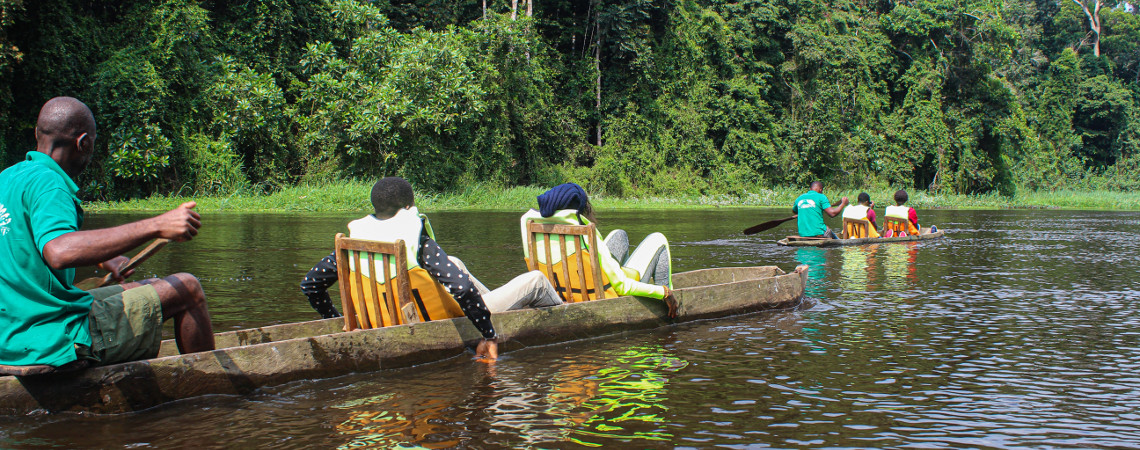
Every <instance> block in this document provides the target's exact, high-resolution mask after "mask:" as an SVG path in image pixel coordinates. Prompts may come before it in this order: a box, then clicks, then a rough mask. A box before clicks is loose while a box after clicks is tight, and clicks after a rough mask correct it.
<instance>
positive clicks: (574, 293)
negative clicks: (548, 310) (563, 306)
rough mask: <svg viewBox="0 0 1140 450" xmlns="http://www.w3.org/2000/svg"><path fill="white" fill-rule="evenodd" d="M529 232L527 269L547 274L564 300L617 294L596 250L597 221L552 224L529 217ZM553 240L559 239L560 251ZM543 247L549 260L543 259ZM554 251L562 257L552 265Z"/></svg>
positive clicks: (568, 301) (590, 298)
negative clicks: (554, 245)
mask: <svg viewBox="0 0 1140 450" xmlns="http://www.w3.org/2000/svg"><path fill="white" fill-rule="evenodd" d="M526 232H527V233H526V242H527V251H528V252H529V255H530V257H529V258H526V267H527V270H538V271H540V272H542V273H543V275H546V278H547V279H548V280H550V284H552V285H554V289H555V290H556V291H558V295H559V296H561V297H562V301H564V302H566V303H575V302H585V301H590V300H602V299H605V298H607V297H617V294H616V293H614V291H613V289H612V288H611V287H610V281H609V279H608V278H606V276H605V274H603V273H602V270H601V267H600V265H599V264H598V258H597V256H595V253H594V252H595V251H597V249H598V248H599V247H598V233H597V231H596V229H595V228H594V224H592V223H591V224H588V225H567V224H548V223H536V222H535V221H534V220H528V221H527V223H526ZM540 237H541V240H542V241H543V246H542V247H541V248H540V247H539V246H538V241H539V240H540V239H539V238H540ZM552 240H553V241H555V242H556V248H557V249H558V253H552V251H553V248H552V247H551V244H550V242H551V241H552ZM540 249H541V250H542V251H543V252H542V253H541V256H544V257H545V261H540V259H539V255H540V253H539V252H538V251H539V250H540ZM569 249H574V250H569ZM550 255H557V256H559V257H561V258H560V259H559V260H558V262H557V263H555V264H553V265H552V264H549V261H550V260H551V257H550ZM570 266H573V267H570Z"/></svg>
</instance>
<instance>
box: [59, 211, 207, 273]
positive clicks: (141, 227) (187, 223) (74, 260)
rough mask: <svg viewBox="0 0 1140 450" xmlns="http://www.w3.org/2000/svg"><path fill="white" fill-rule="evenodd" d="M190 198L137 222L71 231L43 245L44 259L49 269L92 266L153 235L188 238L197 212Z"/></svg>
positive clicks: (198, 224)
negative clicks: (168, 209)
mask: <svg viewBox="0 0 1140 450" xmlns="http://www.w3.org/2000/svg"><path fill="white" fill-rule="evenodd" d="M195 206H197V204H196V203H194V202H187V203H183V204H182V206H179V207H178V208H175V209H172V210H170V211H167V212H165V213H163V214H162V215H159V216H155V217H151V218H149V219H143V220H140V221H138V222H131V223H128V224H123V225H119V226H117V227H112V228H102V229H98V230H85V231H74V232H71V233H67V234H64V235H62V236H59V237H57V238H55V239H52V240H51V241H50V242H48V243H47V244H45V245H44V254H43V257H44V261H46V262H47V263H48V265H49V266H51V267H52V268H53V269H57V270H58V269H69V268H72V267H82V266H93V265H96V264H100V263H103V262H106V261H108V260H110V259H112V258H115V257H117V256H119V255H122V254H123V253H124V252H126V251H127V250H130V249H132V248H135V247H138V246H140V245H142V244H143V243H145V242H146V241H149V240H151V239H155V238H166V239H170V240H172V241H178V242H182V241H188V240H190V239H192V238H193V237H194V236H195V235H197V234H198V228H199V227H201V226H202V222H201V216H199V215H198V213H197V212H194V211H193V210H192V209H191V208H194V207H195Z"/></svg>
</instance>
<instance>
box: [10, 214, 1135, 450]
mask: <svg viewBox="0 0 1140 450" xmlns="http://www.w3.org/2000/svg"><path fill="white" fill-rule="evenodd" d="M923 213H924V214H925V215H926V216H924V217H929V219H930V220H931V221H933V222H935V223H938V224H939V226H940V227H942V228H945V229H947V230H948V234H949V237H948V238H946V239H941V240H936V241H924V242H917V243H908V244H898V243H893V244H889V245H887V244H883V245H879V246H877V247H866V248H852V249H818V248H798V249H797V248H787V247H779V246H777V245H775V244H774V240H775V238H777V237H779V236H777V235H775V234H771V235H759V236H752V237H743V236H741V235H740V234H739V233H740V230H742V229H744V228H746V227H748V226H750V225H754V224H755V223H759V222H763V221H765V220H770V219H776V218H779V217H782V216H784V215H785V214H786V211H784V210H782V209H781V210H771V211H767V210H747V211H742V210H728V209H726V210H717V211H675V212H668V213H667V214H668V215H669V217H670V220H669V221H667V222H668V225H667V227H669V230H668V233H667V234H668V235H669V236H670V238H671V240H672V241H673V242H674V243H675V246H674V247H673V249H674V260H675V263H676V267H677V270H679V271H683V270H692V269H697V268H703V267H711V266H730V265H765V264H776V265H779V266H780V267H781V268H783V269H784V270H790V269H791V268H792V267H794V266H795V265H797V264H807V265H809V266H810V267H811V272H810V279H809V285H808V289H809V291H808V292H809V294H808V295H809V296H812V297H815V298H816V299H817V300H816V302H814V304H816V305H817V306H815V307H813V308H811V309H810V310H797V311H778V312H768V313H762V314H753V315H744V316H736V317H731V318H724V319H718V320H712V321H704V322H695V323H687V324H682V325H678V326H673V327H669V328H663V329H659V330H655V331H649V332H632V333H625V334H620V335H615V336H607V337H603V338H599V339H595V340H589V341H581V342H574V343H567V344H560V345H552V346H548V347H537V348H528V349H522V350H518V351H513V352H510V353H508V354H506V355H505V356H504V358H503V359H502V360H501V361H499V362H498V363H497V364H496V365H495V366H494V367H493V368H491V367H487V366H484V365H480V364H475V363H472V362H471V361H470V360H469V359H467V358H457V359H455V360H450V361H444V362H439V363H435V364H428V365H423V366H417V367H412V368H408V369H400V370H385V371H377V372H373V373H362V374H354V375H349V376H346V377H342V378H337V379H331V380H316V381H306V382H298V383H292V384H289V385H286V386H278V387H271V388H265V389H262V390H260V391H258V393H256V394H255V395H251V396H243V397H225V398H218V397H210V398H201V399H194V400H191V401H184V402H178V403H174V404H169V405H165V406H162V407H159V408H155V409H152V410H148V411H145V412H143V413H140V414H133V415H120V416H74V415H71V416H69V415H56V416H34V417H17V418H2V417H0V447H3V448H9V447H20V448H26V447H36V448H38V447H56V448H58V447H65V448H70V447H122V446H129V447H132V448H134V447H190V446H194V447H230V448H254V447H272V446H284V447H294V448H298V447H304V448H327V447H336V446H343V447H344V448H354V447H379V448H391V447H395V446H405V447H414V446H420V447H425V448H434V447H444V446H457V447H461V448H463V447H467V448H520V447H523V448H527V447H529V448H562V447H583V446H595V445H596V446H603V447H605V448H648V447H696V448H710V447H725V448H749V447H776V448H836V447H853V446H854V447H865V448H902V447H923V448H934V447H936V448H962V447H971V448H974V447H988V448H994V447H999V448H1002V447H1033V448H1053V447H1063V448H1073V447H1096V448H1135V447H1136V443H1137V442H1140V414H1137V413H1136V411H1138V410H1140V377H1137V376H1136V371H1137V369H1140V350H1138V349H1140V302H1138V301H1137V299H1140V279H1138V278H1137V277H1136V274H1137V273H1138V272H1140V262H1138V261H1140V231H1138V228H1137V225H1138V224H1140V213H1136V212H1103V211H941V210H938V211H930V212H925V211H924V212H923ZM356 215H357V214H352V215H351V216H356ZM662 215H663V214H662V213H661V212H659V211H637V212H630V213H622V212H612V213H609V214H607V218H606V219H607V221H612V222H614V223H621V224H622V226H623V227H625V228H627V229H629V230H630V232H631V233H635V234H636V233H648V232H649V231H654V230H656V229H657V228H659V227H661V226H662V222H661V217H662ZM350 218H352V217H348V216H346V217H328V218H320V217H317V218H314V217H309V216H300V217H293V216H283V215H277V216H269V217H260V216H255V217H250V216H245V215H243V216H234V217H231V218H226V217H207V223H208V226H209V227H211V228H210V229H211V230H218V229H220V228H225V229H226V231H223V232H217V233H213V234H210V233H206V232H203V234H202V235H200V236H201V237H202V239H201V240H198V239H196V240H195V241H192V242H190V243H180V244H179V245H178V246H172V247H168V249H164V254H159V255H158V256H156V258H160V259H156V260H153V261H155V266H153V270H155V271H156V272H157V271H170V270H166V269H179V270H190V271H192V272H195V273H200V274H201V275H203V277H204V279H205V280H207V282H206V285H207V289H208V294H209V295H212V297H211V302H212V303H211V307H212V308H213V307H214V306H215V305H216V306H217V309H215V310H214V311H215V312H216V316H215V318H216V320H217V321H218V323H221V324H223V326H226V327H229V326H241V325H243V324H251V325H264V324H266V323H273V322H277V321H299V320H306V319H309V318H313V316H314V314H313V312H312V311H311V309H309V307H308V304H307V302H306V301H305V299H304V297H303V296H301V295H300V293H299V291H298V290H297V287H296V283H297V281H298V280H299V279H300V278H299V277H300V276H301V275H303V273H304V271H305V270H307V269H308V268H309V266H310V265H311V263H312V261H314V260H315V259H316V258H320V257H321V256H324V255H326V254H328V248H329V247H330V246H331V240H330V238H331V236H330V234H331V233H333V232H335V231H338V230H339V229H340V228H341V227H343V225H344V223H346V221H347V220H348V219H350ZM517 218H518V215H517V214H515V213H511V212H507V213H477V214H476V213H447V214H442V213H441V214H432V219H433V222H434V223H436V225H437V227H436V228H437V230H436V231H437V237H438V238H440V241H441V242H445V241H446V244H447V245H448V249H449V250H451V249H452V248H453V247H454V248H455V250H454V251H455V252H456V253H457V254H461V255H462V256H463V258H464V259H465V260H467V262H468V264H469V266H472V268H473V269H472V270H476V271H477V273H479V275H480V276H481V277H486V278H487V279H489V280H490V281H489V283H491V284H495V283H501V282H504V281H506V280H508V279H510V277H512V276H514V275H516V274H517V273H518V272H519V271H521V270H522V263H521V261H520V259H519V254H520V253H519V252H520V251H519V249H518V243H517V241H518V236H517V227H518V223H517ZM924 220H925V219H924ZM262 228H265V230H266V231H265V232H260V233H259V232H258V230H260V229H262ZM449 233H450V234H449ZM218 235H225V236H229V237H228V238H222V237H211V236H218ZM182 244H187V245H182ZM168 251H169V253H166V252H168ZM161 258H166V259H161ZM267 264H269V265H270V266H268V267H267V266H266V265H267ZM187 266H189V267H187ZM254 268H257V270H253V269H254ZM484 274H486V275H484ZM496 278H497V279H496ZM171 430H178V432H171Z"/></svg>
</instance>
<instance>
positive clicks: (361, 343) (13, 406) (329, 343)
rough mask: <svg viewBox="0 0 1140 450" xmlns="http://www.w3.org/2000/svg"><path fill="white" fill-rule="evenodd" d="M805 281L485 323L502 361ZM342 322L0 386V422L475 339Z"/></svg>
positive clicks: (783, 301)
mask: <svg viewBox="0 0 1140 450" xmlns="http://www.w3.org/2000/svg"><path fill="white" fill-rule="evenodd" d="M806 282H807V272H806V270H805V271H802V272H798V273H797V272H792V273H785V272H784V271H783V270H781V269H779V268H777V267H774V266H763V267H739V268H718V269H704V270H695V271H691V272H684V273H679V274H675V275H673V285H674V286H675V287H676V290H675V291H674V292H675V293H676V294H675V295H676V297H677V300H678V302H679V303H680V310H679V312H678V317H677V318H676V319H669V318H668V316H667V310H666V308H665V304H664V303H663V302H661V301H660V300H655V299H647V298H640V297H618V298H613V299H606V300H597V301H592V302H585V303H573V304H567V305H562V306H555V307H550V308H541V309H525V310H518V311H509V312H506V313H501V314H494V315H492V321H493V322H494V324H495V329H496V330H497V331H498V333H499V336H500V340H501V343H500V351H501V352H503V353H506V352H510V351H513V350H518V349H520V348H525V347H530V346H536V345H546V344H552V343H559V342H567V341H574V340H579V339H586V338H595V337H599V336H606V335H615V334H621V333H623V332H627V331H633V330H646V329H652V328H657V327H661V326H665V325H670V324H673V323H682V322H689V321H693V320H700V319H709V318H716V317H725V316H729V315H734V314H741V313H747V312H754V311H760V310H764V309H773V308H786V307H792V306H795V305H797V304H798V303H799V302H800V301H801V300H802V299H803V295H804V287H805V283H806ZM343 326H344V321H343V319H326V320H315V321H310V322H301V323H293V324H284V325H274V326H267V327H262V328H253V329H248V330H238V331H231V332H225V333H218V334H217V335H215V339H216V342H217V346H218V350H214V351H210V352H201V353H192V354H188V355H176V354H172V353H175V352H176V351H175V350H174V344H173V342H171V341H163V346H162V350H161V351H160V355H159V357H158V358H155V359H150V360H145V361H134V362H129V363H123V364H116V365H111V366H103V367H95V368H90V369H86V370H83V371H77V372H71V373H59V374H49V375H39V376H28V377H11V376H6V377H0V414H5V415H14V414H27V413H31V412H35V411H48V412H59V411H73V412H92V413H121V412H129V411H138V410H142V409H146V408H150V407H153V406H156V405H160V404H163V403H166V402H170V401H174V400H179V399H185V398H192V397H198V396H203V395H211V394H214V395H217V394H222V395H242V394H246V393H249V392H252V391H254V390H256V389H257V388H259V387H262V386H273V385H279V384H283V383H287V382H290V381H295V380H302V379H319V378H329V377H335V376H340V375H345V374H348V373H353V372H371V371H377V370H382V369H394V368H401V367H408V366H412V365H416V364H423V363H427V362H432V361H439V360H443V359H447V358H453V357H456V356H460V355H464V354H466V353H467V348H469V347H472V346H474V345H475V344H476V343H477V342H478V340H479V339H480V338H481V337H482V336H481V335H480V334H479V332H478V330H476V329H475V327H474V326H472V325H471V322H470V321H468V320H467V318H457V319H450V320H439V321H432V322H423V323H418V324H410V325H400V326H394V327H386V328H377V329H371V330H358V331H353V332H347V333H346V332H343V331H342V327H343Z"/></svg>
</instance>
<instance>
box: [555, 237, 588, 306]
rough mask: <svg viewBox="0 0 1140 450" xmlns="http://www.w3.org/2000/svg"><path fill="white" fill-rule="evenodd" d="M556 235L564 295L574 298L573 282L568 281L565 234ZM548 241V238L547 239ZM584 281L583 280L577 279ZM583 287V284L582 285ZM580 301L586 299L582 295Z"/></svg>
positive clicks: (568, 267) (568, 270) (568, 269)
mask: <svg viewBox="0 0 1140 450" xmlns="http://www.w3.org/2000/svg"><path fill="white" fill-rule="evenodd" d="M557 236H558V254H559V255H560V256H561V257H562V278H563V279H564V280H566V296H567V297H570V298H571V299H573V298H574V288H573V287H572V285H573V283H571V282H570V259H569V258H567V257H566V235H565V234H559V235H557ZM547 242H549V240H548V241H547ZM578 281H584V280H578ZM583 287H584V286H583ZM580 301H586V298H585V297H584V296H583V297H582V298H581V300H580Z"/></svg>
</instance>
